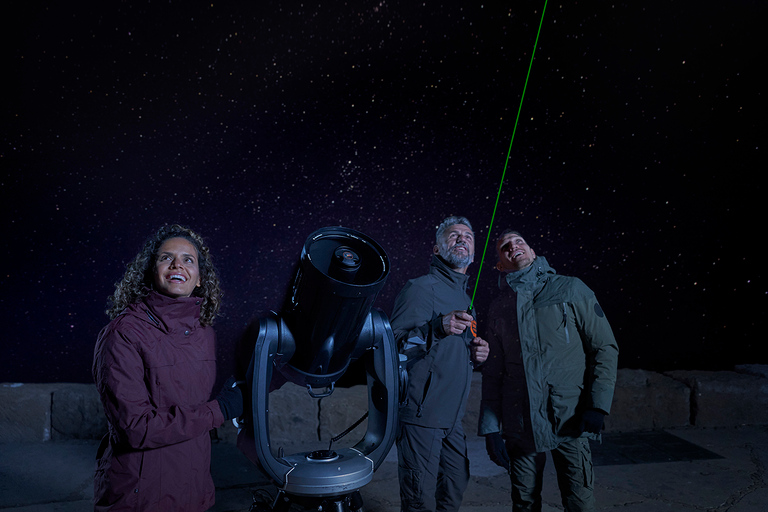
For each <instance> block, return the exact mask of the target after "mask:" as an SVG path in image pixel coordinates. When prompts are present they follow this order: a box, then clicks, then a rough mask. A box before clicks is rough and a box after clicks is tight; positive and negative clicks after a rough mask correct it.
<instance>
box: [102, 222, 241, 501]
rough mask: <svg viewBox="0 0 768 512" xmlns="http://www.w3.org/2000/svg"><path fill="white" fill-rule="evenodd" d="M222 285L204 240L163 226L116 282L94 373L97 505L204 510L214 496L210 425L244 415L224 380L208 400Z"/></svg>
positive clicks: (178, 228)
mask: <svg viewBox="0 0 768 512" xmlns="http://www.w3.org/2000/svg"><path fill="white" fill-rule="evenodd" d="M220 298H221V289H220V287H219V279H218V276H217V275H216V269H215V267H214V266H213V262H212V260H211V255H210V252H209V250H208V247H207V246H206V245H205V243H204V242H203V239H202V238H201V237H200V236H199V235H198V234H197V233H195V232H194V231H192V230H190V229H188V228H185V227H183V226H179V225H178V224H174V225H167V226H163V227H161V228H160V229H159V230H158V231H157V232H156V233H155V234H154V235H153V236H152V237H150V238H149V239H148V240H147V241H146V243H145V244H144V247H143V249H142V250H141V252H140V253H139V254H138V255H137V256H136V257H135V258H134V259H133V261H132V262H131V263H130V264H129V265H128V269H127V270H126V273H125V275H124V276H123V279H122V280H121V281H120V282H118V283H116V285H115V293H114V294H113V295H112V296H111V297H110V299H111V302H112V307H110V308H109V309H108V310H107V314H108V315H109V317H110V318H111V319H112V321H111V322H110V323H109V325H107V326H106V327H105V328H104V329H103V330H102V331H101V333H100V334H99V337H98V340H97V341H96V348H95V351H94V360H93V377H94V380H95V381H96V385H97V388H98V391H99V394H100V396H101V401H102V404H103V406H104V412H105V414H106V416H107V421H108V427H109V431H108V433H107V435H106V436H105V437H104V439H103V440H102V442H101V445H100V446H99V450H98V454H97V465H96V475H95V477H94V504H95V507H94V510H97V511H102V510H104V511H105V510H110V511H117V510H163V511H173V510H179V511H181V510H183V511H202V510H207V509H208V508H210V507H211V506H212V505H213V503H214V485H213V480H212V478H211V473H210V459H211V441H210V436H209V434H208V432H209V431H210V430H211V429H213V428H215V427H219V426H221V425H222V424H223V423H224V422H225V421H226V420H228V419H230V418H233V417H236V416H239V415H240V414H242V395H241V393H240V390H239V389H238V388H237V387H236V386H233V381H232V380H230V381H228V382H227V384H225V385H224V387H223V388H222V390H221V391H220V392H219V394H218V396H216V398H215V399H213V400H211V396H212V395H211V391H212V388H213V385H214V382H215V380H216V356H215V354H216V352H215V343H216V337H215V334H214V331H213V328H212V327H211V325H212V324H213V320H214V318H215V317H216V314H217V313H218V311H219V308H220V305H221V303H220Z"/></svg>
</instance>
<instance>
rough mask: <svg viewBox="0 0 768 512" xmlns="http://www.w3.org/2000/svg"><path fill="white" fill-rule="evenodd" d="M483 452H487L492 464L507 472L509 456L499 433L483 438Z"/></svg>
mask: <svg viewBox="0 0 768 512" xmlns="http://www.w3.org/2000/svg"><path fill="white" fill-rule="evenodd" d="M485 451H487V452H488V457H490V458H491V461H492V462H494V463H495V464H496V465H497V466H501V467H502V468H504V469H506V470H507V471H509V454H508V453H507V448H506V446H504V439H502V438H501V432H494V433H492V434H488V435H486V436H485Z"/></svg>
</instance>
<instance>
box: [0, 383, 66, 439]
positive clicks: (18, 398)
mask: <svg viewBox="0 0 768 512" xmlns="http://www.w3.org/2000/svg"><path fill="white" fill-rule="evenodd" d="M56 386H57V384H17V383H3V384H2V385H0V405H1V406H0V442H3V443H8V442H30V441H32V442H39V441H50V439H51V394H52V393H53V391H54V389H56Z"/></svg>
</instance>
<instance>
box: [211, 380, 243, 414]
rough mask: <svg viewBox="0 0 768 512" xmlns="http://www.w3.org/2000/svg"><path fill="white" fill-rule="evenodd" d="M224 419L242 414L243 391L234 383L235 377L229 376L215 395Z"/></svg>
mask: <svg viewBox="0 0 768 512" xmlns="http://www.w3.org/2000/svg"><path fill="white" fill-rule="evenodd" d="M216 401H217V402H219V408H220V409H221V413H222V414H223V415H224V420H225V421H227V420H231V419H232V418H237V417H239V416H241V415H242V414H243V392H242V391H240V388H239V387H238V386H237V385H235V378H234V377H230V378H229V379H227V382H225V383H224V386H223V387H222V388H221V391H219V394H218V395H217V396H216Z"/></svg>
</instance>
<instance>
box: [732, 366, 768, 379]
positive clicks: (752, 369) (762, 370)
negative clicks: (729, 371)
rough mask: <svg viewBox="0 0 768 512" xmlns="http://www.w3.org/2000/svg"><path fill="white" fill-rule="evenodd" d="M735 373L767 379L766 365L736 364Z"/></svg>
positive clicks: (767, 368)
mask: <svg viewBox="0 0 768 512" xmlns="http://www.w3.org/2000/svg"><path fill="white" fill-rule="evenodd" d="M735 370H736V373H746V374H747V375H755V376H756V377H763V378H765V379H768V364H737V365H736V368H735Z"/></svg>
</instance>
